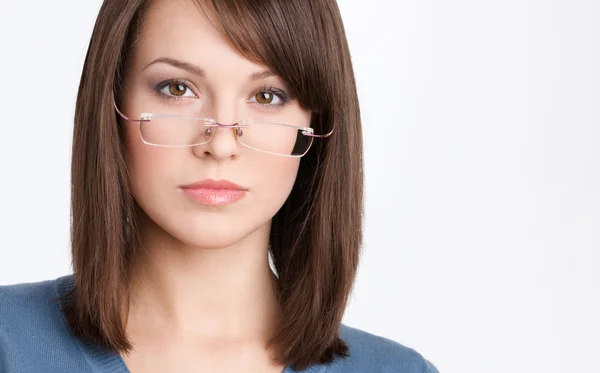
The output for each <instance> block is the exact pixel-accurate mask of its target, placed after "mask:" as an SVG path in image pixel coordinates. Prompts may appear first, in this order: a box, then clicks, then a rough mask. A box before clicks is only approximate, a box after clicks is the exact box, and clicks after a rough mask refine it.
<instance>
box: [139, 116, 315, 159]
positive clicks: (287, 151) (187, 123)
mask: <svg viewBox="0 0 600 373" xmlns="http://www.w3.org/2000/svg"><path fill="white" fill-rule="evenodd" d="M242 123H243V124H244V127H242V128H236V129H232V130H233V131H235V132H234V133H235V134H236V136H237V139H238V140H239V141H240V142H241V143H242V144H243V145H245V146H246V147H248V148H252V149H255V150H258V151H262V152H266V153H271V154H276V155H284V156H302V155H304V154H305V153H306V152H307V151H308V149H309V148H310V146H311V145H312V141H313V138H312V137H311V136H305V135H303V134H302V130H301V128H300V127H295V126H291V125H286V124H275V123H262V122H254V121H249V122H248V121H245V122H242ZM207 124H212V125H214V122H212V121H211V120H203V119H202V118H190V117H184V116H164V117H163V116H160V115H157V116H152V117H151V119H150V120H148V121H142V122H141V123H140V134H141V136H142V139H143V140H144V142H146V143H147V144H151V145H161V146H195V145H202V144H206V143H208V142H209V141H210V139H211V138H212V136H213V135H214V134H215V132H216V131H226V130H228V129H227V128H225V127H214V126H213V127H209V126H207Z"/></svg>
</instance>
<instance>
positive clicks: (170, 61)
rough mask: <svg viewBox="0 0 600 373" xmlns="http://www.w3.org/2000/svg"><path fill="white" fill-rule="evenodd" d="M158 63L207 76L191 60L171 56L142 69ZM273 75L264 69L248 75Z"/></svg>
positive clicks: (263, 76) (252, 76)
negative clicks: (186, 60) (181, 59)
mask: <svg viewBox="0 0 600 373" xmlns="http://www.w3.org/2000/svg"><path fill="white" fill-rule="evenodd" d="M157 63H165V64H167V65H171V66H173V67H176V68H178V69H182V70H185V71H187V72H189V73H191V74H194V75H197V76H199V77H202V78H204V77H205V76H206V73H205V71H204V69H203V68H202V67H200V66H198V65H194V64H192V63H189V62H185V61H180V60H177V59H175V58H171V57H160V58H157V59H155V60H154V61H152V62H150V63H149V64H147V65H146V66H145V67H144V68H143V69H142V71H144V70H146V69H147V68H148V67H150V66H152V65H154V64H157ZM271 76H276V75H275V73H273V72H272V71H270V70H262V71H257V72H254V73H252V74H250V75H249V76H248V80H252V81H253V80H260V79H265V78H268V77H271Z"/></svg>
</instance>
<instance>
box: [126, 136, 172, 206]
mask: <svg viewBox="0 0 600 373" xmlns="http://www.w3.org/2000/svg"><path fill="white" fill-rule="evenodd" d="M180 152H181V149H169V148H162V147H157V146H149V145H146V144H144V143H143V142H142V140H141V138H140V136H139V132H138V127H137V125H136V124H131V126H130V128H128V129H127V131H126V134H125V159H126V163H127V167H128V169H129V177H130V181H131V187H132V191H133V194H134V196H135V197H136V200H138V203H139V204H140V205H144V204H145V203H144V201H143V200H144V199H147V196H151V195H155V194H156V193H160V191H161V189H162V190H164V189H165V187H166V186H169V185H171V184H172V181H173V180H174V179H175V178H176V176H175V172H176V168H175V167H174V165H177V164H178V163H181V162H177V159H180V157H181V154H180ZM144 196H146V198H145V197H144Z"/></svg>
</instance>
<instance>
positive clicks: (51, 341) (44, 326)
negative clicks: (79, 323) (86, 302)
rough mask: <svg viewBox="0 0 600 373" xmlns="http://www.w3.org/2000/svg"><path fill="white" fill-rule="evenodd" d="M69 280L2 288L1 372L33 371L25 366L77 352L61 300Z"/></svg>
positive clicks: (61, 279) (0, 293)
mask: <svg viewBox="0 0 600 373" xmlns="http://www.w3.org/2000/svg"><path fill="white" fill-rule="evenodd" d="M68 279H70V276H63V277H59V278H57V279H53V280H46V281H40V282H30V283H20V284H14V285H2V286H0V371H7V372H21V371H30V370H27V369H26V368H25V366H24V365H23V364H26V365H27V364H34V363H35V362H36V361H37V362H39V361H56V360H57V355H56V354H57V353H59V352H65V351H73V348H72V346H74V344H73V338H72V337H71V335H70V333H69V332H68V329H67V328H66V324H65V321H64V318H63V315H62V312H61V311H60V304H59V302H58V300H57V297H58V296H59V291H58V290H59V286H61V285H63V284H64V283H65V280H68ZM49 346H52V347H49ZM57 364H58V363H57ZM27 366H28V367H29V365H27ZM3 369H4V370H3ZM34 371H35V370H34ZM46 371H52V372H53V371H55V370H52V369H50V370H47V369H46Z"/></svg>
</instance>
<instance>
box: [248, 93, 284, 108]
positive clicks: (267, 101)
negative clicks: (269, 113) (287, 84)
mask: <svg viewBox="0 0 600 373" xmlns="http://www.w3.org/2000/svg"><path fill="white" fill-rule="evenodd" d="M252 98H253V99H254V101H252V99H250V101H249V102H256V103H259V104H262V105H280V104H281V103H282V102H283V100H282V99H281V98H280V97H279V96H278V95H276V94H275V93H273V92H267V91H265V92H258V93H257V94H255V95H254V96H252ZM277 100H279V101H277Z"/></svg>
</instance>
